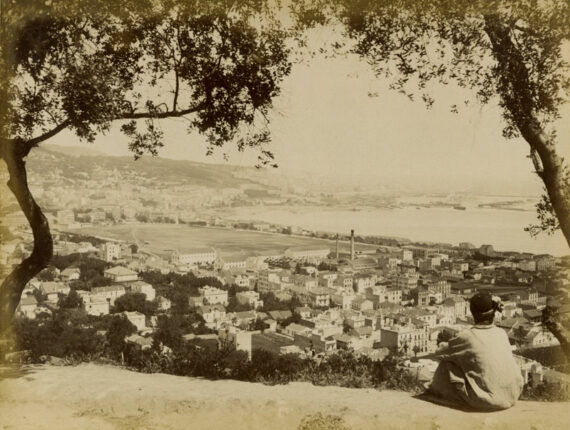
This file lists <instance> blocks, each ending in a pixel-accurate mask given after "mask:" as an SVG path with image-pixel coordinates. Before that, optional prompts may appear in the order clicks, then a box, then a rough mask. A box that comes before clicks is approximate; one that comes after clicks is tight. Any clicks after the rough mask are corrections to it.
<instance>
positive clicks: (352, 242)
mask: <svg viewBox="0 0 570 430" xmlns="http://www.w3.org/2000/svg"><path fill="white" fill-rule="evenodd" d="M350 259H351V260H354V230H350Z"/></svg>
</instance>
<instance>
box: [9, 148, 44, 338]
mask: <svg viewBox="0 0 570 430" xmlns="http://www.w3.org/2000/svg"><path fill="white" fill-rule="evenodd" d="M1 149H2V153H1V155H2V159H3V160H4V161H5V163H6V166H7V167H8V173H9V175H10V179H9V180H8V187H9V188H10V190H11V191H12V192H13V193H14V196H16V199H17V200H18V203H19V205H20V208H21V209H22V212H23V213H24V215H25V216H26V219H27V220H28V223H29V224H30V227H31V229H32V233H33V236H34V249H33V251H32V253H31V255H30V256H29V257H27V258H26V259H25V260H23V261H22V262H21V263H20V264H19V265H18V266H17V267H16V268H14V270H12V272H11V273H10V274H9V275H8V277H7V278H6V279H5V280H4V282H2V285H0V334H2V333H5V332H6V331H7V330H8V328H9V327H10V326H11V323H12V319H13V317H14V313H15V311H16V308H17V307H18V304H19V303H20V297H21V295H22V291H23V290H24V288H25V286H26V284H27V283H28V281H29V280H30V279H32V278H33V277H34V276H35V275H36V274H38V273H39V272H40V271H41V270H42V269H44V268H45V267H46V266H47V265H48V264H49V262H50V260H51V257H52V255H53V240H52V237H51V233H50V229H49V224H48V221H47V219H46V217H45V215H44V214H43V212H42V210H41V208H40V207H39V206H38V204H37V203H36V201H35V200H34V197H33V196H32V194H31V192H30V189H29V188H28V180H27V173H26V163H25V161H24V158H25V157H26V156H27V155H28V153H29V151H30V149H31V148H30V147H29V145H28V144H27V142H24V141H22V140H19V139H11V140H5V141H4V142H3V143H2V148H1Z"/></svg>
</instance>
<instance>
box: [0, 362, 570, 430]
mask: <svg viewBox="0 0 570 430" xmlns="http://www.w3.org/2000/svg"><path fill="white" fill-rule="evenodd" d="M0 375H1V380H0V429H2V430H4V429H6V430H8V429H11V430H12V429H18V430H19V429H39V430H41V429H58V430H65V429H81V430H91V429H93V430H106V429H121V430H123V429H124V430H126V429H133V430H134V429H137V430H138V429H141V430H142V429H161V430H162V429H166V430H168V429H184V430H187V429H204V430H208V429H224V430H242V429H276V430H280V429H283V430H285V429H291V430H295V429H298V428H299V424H300V422H301V420H302V419H303V418H304V417H305V419H306V418H307V417H308V416H311V415H314V414H317V413H322V414H324V415H333V416H340V417H342V419H343V421H344V424H345V426H347V427H348V428H350V429H351V430H357V429H363V430H366V429H382V430H391V429H402V430H404V429H406V430H408V429H410V430H414V429H417V430H424V429H425V430H441V429H459V430H471V429H472V430H481V429H492V430H495V429H496V430H507V429H517V430H523V429H524V430H542V429H544V430H556V429H569V428H570V407H569V404H568V403H538V402H519V403H518V404H517V406H515V407H514V408H512V409H509V410H506V411H501V412H494V413H486V414H485V413H472V412H471V413H470V412H464V411H459V410H456V409H451V408H447V407H443V406H437V405H434V404H432V403H429V402H426V401H423V400H420V399H417V398H414V397H413V396H411V395H410V394H408V393H401V392H394V391H376V390H367V389H348V388H338V387H316V386H312V385H310V384H307V383H292V384H289V385H282V386H267V385H262V384H253V383H247V382H238V381H229V380H224V381H208V380H203V379H197V378H185V377H177V376H170V375H162V374H154V375H149V374H141V373H136V372H131V371H128V370H125V369H121V368H119V367H113V366H108V365H96V364H84V365H80V366H76V367H58V366H50V365H44V366H31V367H25V368H23V369H18V370H10V369H4V370H3V371H2V372H1V373H0ZM333 429H334V428H333V427H331V430H333ZM319 430H324V428H323V427H319Z"/></svg>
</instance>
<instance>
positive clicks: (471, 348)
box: [431, 325, 523, 409]
mask: <svg viewBox="0 0 570 430" xmlns="http://www.w3.org/2000/svg"><path fill="white" fill-rule="evenodd" d="M522 386H523V379H522V376H521V371H520V369H519V368H518V366H517V364H516V362H515V360H514V358H513V355H512V352H511V348H510V345H509V341H508V338H507V335H506V333H505V332H504V331H503V330H501V329H499V328H497V327H495V326H494V325H476V326H474V327H473V328H471V329H468V330H464V331H463V332H461V333H459V335H458V336H457V337H455V338H453V339H451V340H450V342H449V348H448V349H447V350H445V351H442V362H441V363H440V365H439V367H438V369H437V371H436V373H435V375H434V378H433V381H432V385H431V391H432V392H434V393H435V394H438V395H440V396H442V397H445V398H448V399H450V400H454V401H457V402H459V403H466V404H467V405H469V406H471V407H474V408H478V409H505V408H509V407H511V406H513V405H514V404H515V402H516V400H517V399H518V397H519V396H520V394H521V391H522Z"/></svg>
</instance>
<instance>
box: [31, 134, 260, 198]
mask: <svg viewBox="0 0 570 430" xmlns="http://www.w3.org/2000/svg"><path fill="white" fill-rule="evenodd" d="M28 168H29V172H30V177H33V176H34V175H37V176H38V177H42V176H43V175H44V174H45V173H50V174H53V173H54V172H59V173H60V176H61V177H62V178H64V179H65V180H68V181H73V180H78V179H85V178H96V177H97V176H98V175H101V174H102V173H103V172H112V171H119V172H121V174H123V175H136V176H140V177H143V178H145V179H147V180H157V181H160V182H161V183H167V182H174V183H191V184H193V185H196V186H205V187H211V188H233V187H238V186H240V185H243V184H251V185H253V184H255V185H257V186H259V185H261V182H260V181H259V179H258V178H259V173H258V171H257V170H256V169H255V168H253V167H251V168H250V167H241V166H233V165H229V164H228V165H223V164H206V163H198V162H194V161H187V160H171V159H167V158H159V157H150V156H147V157H142V158H141V159H139V160H136V161H135V160H134V159H133V157H116V156H109V155H105V154H103V153H100V152H97V151H94V150H92V149H90V148H89V147H78V148H64V147H60V146H57V145H46V146H42V147H39V148H37V149H36V150H34V151H32V153H31V154H30V156H29V158H28ZM103 174H104V173H103ZM267 188H268V187H267Z"/></svg>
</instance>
